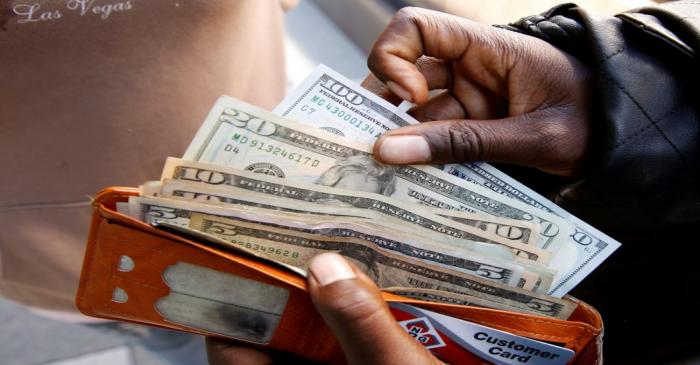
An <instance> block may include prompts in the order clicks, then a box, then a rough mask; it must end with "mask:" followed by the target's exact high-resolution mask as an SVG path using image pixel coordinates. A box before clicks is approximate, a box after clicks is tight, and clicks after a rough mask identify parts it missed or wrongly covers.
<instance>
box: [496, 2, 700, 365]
mask: <svg viewBox="0 0 700 365" xmlns="http://www.w3.org/2000/svg"><path fill="white" fill-rule="evenodd" d="M505 28H507V29H510V30H514V31H518V32H521V33H525V34H528V35H532V36H535V37H538V38H541V39H544V40H546V41H548V42H550V43H551V44H554V45H555V46H557V47H559V48H561V49H563V50H565V51H567V52H569V53H571V54H573V55H574V56H576V57H577V58H579V59H580V60H582V61H583V62H584V63H585V64H587V65H588V66H589V67H590V68H591V70H593V71H594V72H595V75H596V76H595V78H596V102H597V111H598V116H597V117H596V118H595V120H594V121H593V123H594V126H593V127H594V134H593V135H594V138H593V142H592V143H593V145H592V146H591V150H592V151H593V153H592V155H591V156H590V159H589V161H588V169H587V173H586V174H585V177H584V178H583V179H581V180H580V181H576V182H574V183H572V184H568V185H566V186H564V187H562V188H560V189H559V191H558V194H557V196H556V202H557V204H560V205H562V206H563V207H564V208H565V209H567V210H569V211H571V212H572V213H574V214H575V215H577V216H579V217H581V218H582V219H584V220H586V221H588V222H589V223H591V224H592V225H594V226H596V227H598V228H599V229H601V230H603V231H604V232H606V233H608V234H610V235H611V236H613V237H615V238H617V239H618V240H620V241H621V242H622V247H621V248H620V249H619V250H618V252H616V253H615V254H614V255H613V256H612V257H611V258H610V259H609V260H608V261H607V262H606V263H604V264H603V265H602V266H601V267H600V268H599V269H597V270H596V271H594V273H593V274H592V275H591V276H590V277H589V278H588V279H586V280H585V281H584V282H583V283H582V284H581V285H580V286H579V288H577V289H576V290H575V291H574V292H573V294H574V295H577V296H579V297H580V298H581V299H583V300H586V301H588V302H590V303H591V304H593V305H594V306H596V307H597V308H598V309H599V310H600V311H601V313H602V314H603V317H604V320H605V322H606V327H607V328H606V341H605V354H606V356H605V357H606V363H613V364H617V363H631V364H632V363H633V364H646V363H649V364H665V363H670V362H671V360H672V359H682V358H693V359H695V360H696V361H700V334H698V333H700V327H699V326H700V320H698V319H697V318H698V317H700V315H698V313H697V312H698V310H700V300H699V299H698V297H700V269H699V268H698V267H699V266H700V248H699V247H700V234H698V232H700V178H699V175H700V171H699V170H700V169H699V167H700V119H699V116H700V115H699V114H698V112H699V111H698V106H699V104H698V98H699V96H698V95H700V93H698V91H699V90H698V89H699V86H698V85H700V83H698V81H700V80H698V75H699V73H700V68H699V67H698V66H700V64H698V62H697V55H696V53H697V52H698V51H700V2H697V1H676V2H670V3H666V4H663V5H661V6H654V7H645V8H640V9H635V10H631V11H628V12H625V13H622V14H619V15H617V16H615V17H612V16H596V15H592V14H590V13H588V12H586V11H585V10H583V9H581V8H579V7H577V6H576V5H573V4H565V5H560V6H557V7H555V8H553V9H551V10H550V11H548V12H547V13H545V14H542V15H537V16H531V17H527V18H524V19H521V20H520V21H518V22H516V23H513V24H510V25H509V26H505Z"/></svg>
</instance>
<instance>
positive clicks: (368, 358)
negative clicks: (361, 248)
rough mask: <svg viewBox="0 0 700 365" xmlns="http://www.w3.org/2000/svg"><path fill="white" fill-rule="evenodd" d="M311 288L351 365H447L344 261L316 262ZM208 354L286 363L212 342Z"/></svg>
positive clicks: (229, 363)
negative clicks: (399, 320) (402, 322)
mask: <svg viewBox="0 0 700 365" xmlns="http://www.w3.org/2000/svg"><path fill="white" fill-rule="evenodd" d="M308 283H309V294H311V299H312V301H313V303H314V305H315V306H316V309H317V310H318V311H319V313H320V314H321V317H323V319H324V321H325V322H326V324H327V325H328V327H329V328H330V329H331V331H332V332H333V333H334V334H335V337H336V339H337V340H338V342H339V343H340V346H341V347H342V349H343V353H344V354H345V358H346V359H347V361H348V364H350V365H373V364H377V365H379V364H382V365H392V364H397V365H398V364H402V365H411V364H416V365H418V364H420V365H430V364H435V365H437V364H442V362H440V361H439V360H438V359H437V358H435V357H434V356H433V355H432V354H431V353H430V352H429V351H428V350H426V349H425V348H424V347H423V346H422V345H420V344H419V343H418V341H416V340H415V339H413V338H412V337H411V336H409V335H408V334H407V333H406V332H405V331H404V330H402V329H401V327H399V325H398V323H397V322H396V319H394V317H393V316H392V315H391V312H389V307H388V306H387V304H386V302H384V300H383V299H382V298H381V295H380V294H379V289H377V286H376V285H374V283H373V282H372V280H371V279H369V278H368V277H367V276H366V275H365V274H364V273H362V272H361V271H359V270H358V269H357V268H355V267H354V266H352V265H350V264H348V262H347V261H345V259H343V258H342V257H341V256H340V255H338V254H335V253H325V254H321V255H318V256H316V257H314V258H313V259H312V260H311V262H310V263H309V278H308ZM207 353H208V357H209V363H210V364H211V365H263V364H274V363H275V359H274V357H277V358H281V357H280V356H271V355H270V354H268V353H265V352H262V351H259V350H256V349H253V348H250V347H246V346H245V345H240V344H236V343H233V342H228V341H223V340H218V339H211V338H210V339H207ZM285 363H288V362H287V361H285Z"/></svg>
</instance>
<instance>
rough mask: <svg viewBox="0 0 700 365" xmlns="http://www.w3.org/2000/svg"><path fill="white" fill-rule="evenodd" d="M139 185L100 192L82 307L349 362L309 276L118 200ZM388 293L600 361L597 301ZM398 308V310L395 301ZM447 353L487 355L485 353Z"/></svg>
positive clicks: (581, 359)
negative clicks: (130, 209) (559, 312)
mask: <svg viewBox="0 0 700 365" xmlns="http://www.w3.org/2000/svg"><path fill="white" fill-rule="evenodd" d="M137 194H138V191H137V190H136V189H131V188H110V189H106V190H103V191H102V192H100V193H99V194H98V196H97V197H96V198H95V201H94V212H93V217H92V223H91V227H90V234H89V237H88V243H87V249H86V254H85V259H84V263H83V270H82V275H81V279H80V287H79V289H78V294H77V298H76V302H77V305H78V308H79V309H80V310H81V312H83V313H84V314H87V315H90V316H96V317H101V318H110V319H118V320H123V321H129V322H135V323H142V324H147V325H152V326H158V327H164V328H170V329H175V330H181V331H187V332H193V333H198V334H202V335H207V336H218V337H224V338H229V339H235V340H239V341H244V342H248V343H251V344H255V345H259V346H265V347H268V348H272V349H278V350H283V351H289V352H293V353H296V354H298V355H300V356H302V357H305V358H308V359H311V360H316V361H321V362H329V363H342V362H343V361H344V360H343V355H342V352H341V351H340V348H339V346H338V344H337V343H336V341H335V339H334V338H333V335H332V334H331V332H330V330H329V329H328V328H327V327H326V326H325V324H324V323H323V321H322V319H321V317H320V316H319V315H318V314H317V312H316V311H315V309H314V307H313V304H312V303H311V300H310V297H309V295H308V293H307V288H306V280H305V279H304V278H303V277H301V276H300V275H298V274H296V273H293V272H291V271H289V270H287V269H285V268H283V267H278V266H276V265H273V264H270V263H269V262H263V261H261V260H259V259H256V258H254V257H251V256H247V255H245V254H241V253H237V252H233V251H228V250H221V249H218V248H216V247H211V246H207V245H203V244H200V243H198V242H195V241H192V240H189V239H187V238H184V237H181V236H178V235H175V234H172V233H169V232H166V231H162V230H159V229H156V228H154V227H152V226H150V225H148V224H145V223H143V222H140V221H138V220H136V219H133V218H131V217H128V216H126V215H123V214H120V213H118V212H117V211H116V203H117V202H120V201H126V200H127V199H128V197H129V196H133V195H137ZM203 283H205V285H203ZM382 295H383V297H384V299H385V300H386V301H387V302H389V303H390V304H391V303H403V304H407V305H410V306H413V307H416V308H420V309H423V310H428V311H432V312H435V313H439V314H442V315H446V316H449V317H452V318H456V319H460V320H464V321H468V322H469V323H474V324H476V325H481V326H486V327H489V328H492V329H495V330H500V331H504V332H507V333H509V334H513V335H516V336H521V337H524V338H527V339H533V340H537V341H541V342H545V343H549V344H555V345H557V346H560V347H564V348H567V349H570V350H573V351H574V357H573V360H571V361H570V362H569V363H572V364H592V363H596V362H597V361H599V360H600V353H601V350H602V349H601V346H602V339H601V338H602V320H601V318H600V315H599V314H598V312H596V311H595V309H593V308H592V307H590V306H589V305H587V304H585V303H583V302H580V301H577V302H578V306H577V308H576V310H575V311H574V313H573V314H572V316H571V317H570V318H569V319H568V320H560V319H553V318H549V317H541V316H535V315H529V314H522V313H515V312H509V311H503V310H495V309H488V308H479V307H472V306H458V305H452V304H443V303H434V302H425V301H420V300H414V299H409V298H404V297H400V296H397V295H394V294H390V293H382ZM569 299H571V300H575V299H573V298H571V297H569ZM392 311H394V315H395V316H397V313H398V312H396V311H395V308H392ZM397 318H398V317H397ZM482 337H483V336H482ZM434 352H435V353H436V354H437V355H438V356H440V353H439V352H438V351H434ZM443 358H444V357H443ZM447 360H450V361H452V362H454V363H463V364H477V363H483V360H479V359H478V358H477V357H476V356H468V358H467V357H464V356H462V357H460V358H459V360H455V359H447ZM545 363H548V362H545Z"/></svg>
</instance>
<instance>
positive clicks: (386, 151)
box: [379, 136, 432, 164]
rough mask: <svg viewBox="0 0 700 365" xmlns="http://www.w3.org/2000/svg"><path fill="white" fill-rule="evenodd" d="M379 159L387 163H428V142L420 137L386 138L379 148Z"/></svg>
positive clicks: (429, 158) (430, 157)
mask: <svg viewBox="0 0 700 365" xmlns="http://www.w3.org/2000/svg"><path fill="white" fill-rule="evenodd" d="M379 158H380V159H381V160H382V161H384V162H388V163H399V164H404V163H414V162H428V161H430V160H431V159H432V155H431V152H430V146H428V141H426V140H425V138H423V137H422V136H387V137H384V140H383V141H382V145H381V146H380V147H379Z"/></svg>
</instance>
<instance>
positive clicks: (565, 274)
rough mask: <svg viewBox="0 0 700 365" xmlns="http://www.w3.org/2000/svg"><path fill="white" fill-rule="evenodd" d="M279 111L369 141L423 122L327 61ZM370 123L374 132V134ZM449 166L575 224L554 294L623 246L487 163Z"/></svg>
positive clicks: (449, 169)
mask: <svg viewBox="0 0 700 365" xmlns="http://www.w3.org/2000/svg"><path fill="white" fill-rule="evenodd" d="M274 112H275V113H277V114H279V115H282V116H287V117H291V118H293V119H295V120H297V121H299V122H302V123H306V124H309V125H312V126H315V127H318V128H321V129H324V130H326V131H332V132H333V133H335V134H340V135H346V136H352V137H353V138H354V139H356V140H357V141H361V142H365V143H374V141H375V140H376V138H377V137H378V135H377V133H374V131H375V130H376V131H381V132H383V131H387V130H390V129H395V128H399V127H403V126H406V125H410V124H415V123H418V121H416V120H415V119H414V118H412V117H411V116H409V115H408V114H406V113H404V112H402V111H400V110H398V108H397V107H395V106H393V105H391V104H390V103H388V102H387V101H385V100H383V99H381V98H380V97H378V96H377V95H375V94H374V93H372V92H370V91H369V90H367V89H365V88H363V87H361V86H360V85H358V84H356V83H355V82H353V81H351V80H348V79H347V78H345V77H343V76H342V75H340V74H338V73H337V72H335V71H333V70H332V69H330V68H328V67H325V66H323V65H320V66H319V67H318V68H317V69H316V70H315V71H314V72H313V73H312V74H310V75H309V76H308V77H307V78H306V79H305V80H304V81H303V82H302V83H301V84H300V85H299V86H298V87H297V88H295V89H294V90H292V91H291V92H290V93H289V94H288V95H287V97H286V98H285V99H284V100H283V101H282V102H281V103H280V104H279V105H278V106H277V107H276V108H275V109H274ZM365 125H368V126H372V127H373V128H374V130H373V131H371V132H368V130H369V128H368V127H364V126H365ZM331 128H332V129H331ZM444 169H445V171H446V172H448V173H450V174H452V175H454V176H457V177H459V178H462V179H464V180H467V181H469V182H471V183H474V184H477V185H479V186H481V187H483V188H486V189H489V190H491V191H493V192H496V193H498V194H502V195H504V196H507V197H509V198H512V199H516V200H519V201H521V202H523V203H525V204H528V205H530V206H532V207H535V208H537V209H539V210H542V211H545V212H548V213H552V214H555V215H557V216H559V217H562V218H564V219H566V220H568V221H570V222H571V223H572V224H573V225H574V226H575V229H574V231H573V232H571V233H570V235H569V236H568V237H567V241H568V247H570V248H571V249H570V250H569V251H568V252H564V253H562V254H560V255H557V257H555V258H554V259H553V262H552V263H551V265H552V266H555V267H558V268H562V267H563V266H564V264H562V263H560V262H566V263H571V266H570V267H569V268H568V269H567V270H563V271H562V270H561V269H560V270H559V271H560V274H559V275H558V276H557V277H556V278H555V283H554V284H553V286H552V291H551V292H550V294H551V295H554V296H558V297H560V296H562V295H564V294H566V293H567V292H569V290H571V289H572V288H573V287H574V286H576V284H578V283H579V282H580V281H581V280H583V278H585V277H586V276H587V275H588V274H589V273H590V272H591V271H593V269H595V268H596V267H597V266H598V265H600V263H602V262H603V261H604V260H605V259H606V258H607V257H608V256H610V254H612V253H613V252H614V251H615V250H616V249H617V248H618V247H620V243H619V242H617V241H616V240H614V239H612V238H610V237H609V236H607V235H605V234H604V233H602V232H600V231H599V230H597V229H595V228H594V227H592V226H590V225H588V224H587V223H585V222H583V221H582V220H580V219H579V218H577V217H575V216H573V215H572V214H570V213H569V212H567V211H565V210H563V209H561V208H560V207H559V206H557V205H556V204H554V203H553V202H551V201H550V200H548V199H547V198H545V197H543V196H541V195H540V194H537V193H536V192H534V191H532V190H531V189H529V188H527V187H526V186H524V185H523V184H521V183H519V182H517V181H515V180H514V179H512V178H510V177H509V176H507V175H506V174H504V173H503V172H501V171H499V170H498V169H496V168H494V167H493V166H491V165H489V164H487V163H485V162H473V163H466V164H463V165H457V164H453V165H446V166H445V167H444Z"/></svg>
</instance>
